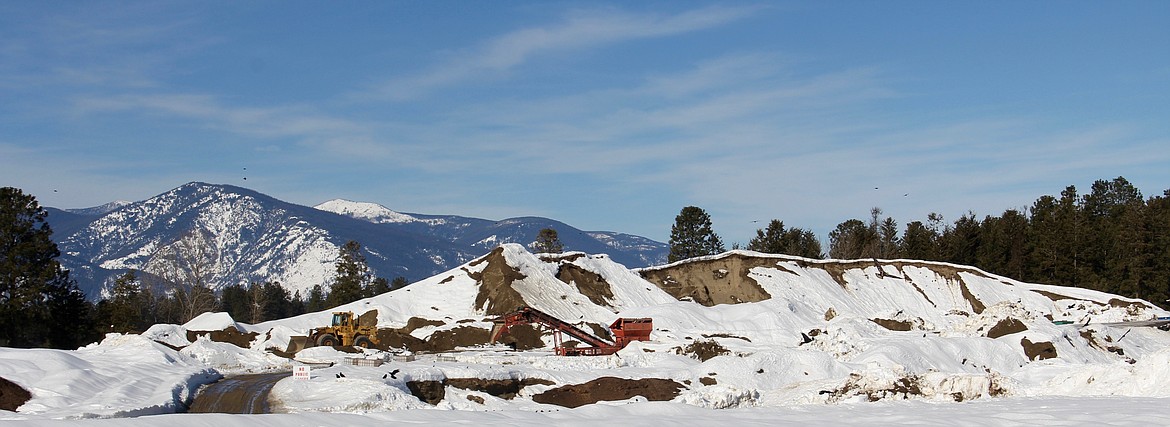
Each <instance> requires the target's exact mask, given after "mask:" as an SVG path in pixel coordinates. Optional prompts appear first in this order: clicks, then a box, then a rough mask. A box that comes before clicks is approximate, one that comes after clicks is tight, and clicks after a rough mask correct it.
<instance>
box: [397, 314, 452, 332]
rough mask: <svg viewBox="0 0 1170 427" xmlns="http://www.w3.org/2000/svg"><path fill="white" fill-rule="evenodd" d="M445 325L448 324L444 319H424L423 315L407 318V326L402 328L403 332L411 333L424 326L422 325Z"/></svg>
mask: <svg viewBox="0 0 1170 427" xmlns="http://www.w3.org/2000/svg"><path fill="white" fill-rule="evenodd" d="M443 325H446V323H444V322H443V321H442V320H430V319H423V318H421V317H417V316H416V317H411V318H410V319H409V320H407V321H406V326H404V327H403V328H402V329H400V330H401V331H402V332H405V333H408V334H409V333H411V332H414V330H415V329H418V328H422V327H426V326H443Z"/></svg>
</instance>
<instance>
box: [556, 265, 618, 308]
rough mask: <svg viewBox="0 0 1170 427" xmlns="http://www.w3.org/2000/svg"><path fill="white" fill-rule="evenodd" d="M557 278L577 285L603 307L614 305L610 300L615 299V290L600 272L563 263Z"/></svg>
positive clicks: (583, 293)
mask: <svg viewBox="0 0 1170 427" xmlns="http://www.w3.org/2000/svg"><path fill="white" fill-rule="evenodd" d="M557 278H558V279H560V280H561V281H562V282H565V283H567V284H570V285H576V286H577V291H578V292H581V294H582V295H585V297H587V298H589V301H591V302H593V303H594V304H597V305H600V306H602V307H612V306H611V305H610V304H609V301H610V300H612V299H613V290H612V289H611V288H610V286H609V282H606V281H605V278H604V277H601V275H600V274H597V273H594V272H592V271H589V270H586V269H584V268H581V267H580V266H578V265H576V264H561V266H560V268H559V269H558V270H557Z"/></svg>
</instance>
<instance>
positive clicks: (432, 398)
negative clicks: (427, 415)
mask: <svg viewBox="0 0 1170 427" xmlns="http://www.w3.org/2000/svg"><path fill="white" fill-rule="evenodd" d="M536 384H541V385H553V384H555V383H553V382H552V381H549V380H544V379H540V378H525V379H522V380H518V379H508V380H485V379H483V378H446V379H444V380H442V381H436V380H429V381H408V382H407V383H406V388H407V389H409V390H410V394H412V395H414V397H417V398H418V399H419V400H421V401H423V402H427V403H429V404H432V405H437V404H439V402H442V401H443V399H444V398H446V397H447V386H451V387H455V388H461V389H464V390H472V391H478V392H481V393H487V394H490V395H492V396H495V397H498V398H501V399H509V400H510V399H512V398H514V397H516V395H517V394H519V393H520V390H523V389H524V387H528V386H530V385H536ZM479 403H483V402H482V401H481V402H479Z"/></svg>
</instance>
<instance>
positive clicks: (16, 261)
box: [0, 187, 94, 348]
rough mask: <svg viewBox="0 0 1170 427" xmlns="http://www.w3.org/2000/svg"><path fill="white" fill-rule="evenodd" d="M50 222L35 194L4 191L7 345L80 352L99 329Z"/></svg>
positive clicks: (1, 250) (0, 326)
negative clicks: (79, 346)
mask: <svg viewBox="0 0 1170 427" xmlns="http://www.w3.org/2000/svg"><path fill="white" fill-rule="evenodd" d="M47 218H48V213H47V212H46V211H45V210H44V209H43V208H41V207H40V205H39V204H38V203H37V201H36V198H35V197H33V196H32V195H26V194H24V192H23V191H21V190H20V189H17V188H12V187H3V188H0V345H2V346H10V347H35V346H53V347H56V348H76V346H77V344H78V343H79V342H80V341H82V340H83V339H85V338H88V337H89V336H90V335H89V334H91V333H92V331H93V330H94V328H93V324H92V319H93V317H92V315H93V313H92V307H91V306H90V305H89V303H88V302H87V301H86V300H85V296H84V295H83V294H82V293H81V291H80V290H78V289H77V284H76V282H74V281H73V279H72V278H70V277H69V272H68V271H67V270H65V269H62V268H61V265H60V264H59V263H58V261H57V257H58V256H60V251H58V249H57V244H56V243H54V242H53V240H52V239H51V238H50V236H51V235H52V233H53V230H52V228H51V227H49V223H48V222H47V220H46V219H47ZM57 328H62V329H57Z"/></svg>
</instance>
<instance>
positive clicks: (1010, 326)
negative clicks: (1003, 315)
mask: <svg viewBox="0 0 1170 427" xmlns="http://www.w3.org/2000/svg"><path fill="white" fill-rule="evenodd" d="M1026 330H1028V327H1027V326H1025V325H1024V322H1021V321H1019V320H1016V319H1013V318H1011V317H1009V318H1007V319H1001V320H1000V321H999V322H998V323H996V324H995V326H992V327H991V329H989V330H987V337H988V338H999V337H1002V336H1004V335H1011V334H1014V333H1017V332H1024V331H1026Z"/></svg>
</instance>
